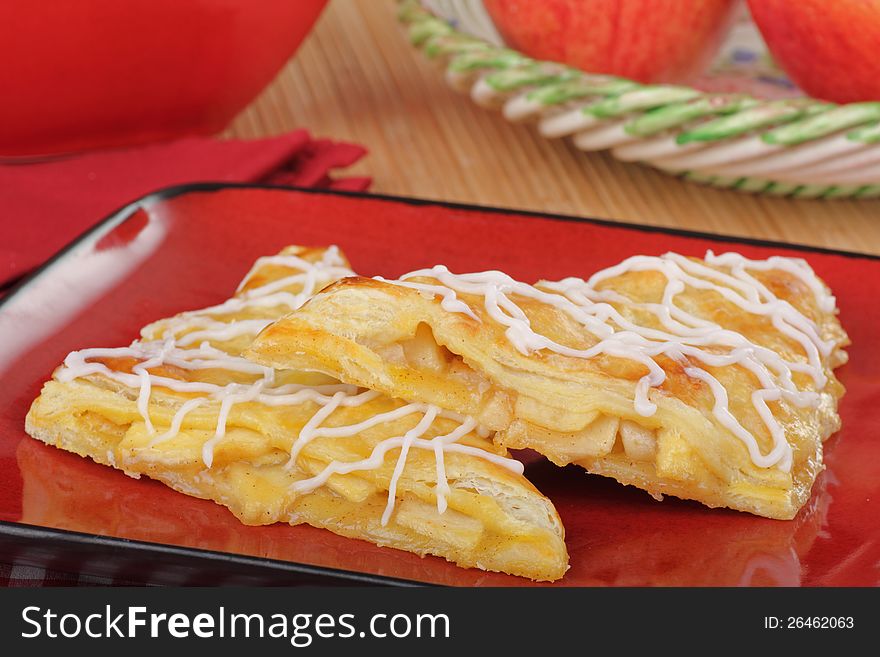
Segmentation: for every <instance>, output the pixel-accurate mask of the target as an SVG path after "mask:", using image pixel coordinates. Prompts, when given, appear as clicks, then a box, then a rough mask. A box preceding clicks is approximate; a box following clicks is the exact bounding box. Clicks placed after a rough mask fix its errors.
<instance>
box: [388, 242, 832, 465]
mask: <svg viewBox="0 0 880 657" xmlns="http://www.w3.org/2000/svg"><path fill="white" fill-rule="evenodd" d="M705 262H706V264H703V263H700V262H697V261H695V260H691V259H689V258H686V257H684V256H681V255H678V254H675V253H667V254H665V255H663V256H660V257H653V256H634V257H632V258H629V259H627V260H625V261H623V262H622V263H620V264H619V265H616V266H614V267H610V268H608V269H605V270H603V271H600V272H598V273H596V274H594V275H593V276H592V277H591V278H590V279H589V280H588V281H584V280H582V279H579V278H567V279H564V280H562V281H558V282H553V283H548V282H542V283H540V286H541V287H540V288H538V287H534V286H532V285H528V284H526V283H522V282H519V281H516V280H514V279H513V278H511V277H510V276H508V275H507V274H504V273H503V272H499V271H487V272H479V273H471V274H453V273H451V272H450V271H449V270H448V269H447V268H446V267H445V266H443V265H437V266H436V267H433V268H431V269H422V270H418V271H414V272H411V273H409V274H405V275H404V276H402V277H401V279H400V280H399V281H390V282H391V283H394V284H397V285H403V286H406V287H415V288H416V289H419V290H422V291H425V292H429V293H436V294H440V295H441V296H442V297H443V300H442V302H441V305H442V307H443V308H444V309H446V310H447V311H449V312H459V313H462V314H465V315H467V316H469V317H473V316H474V314H475V313H474V310H473V309H472V308H471V307H470V306H469V305H468V304H467V303H465V302H464V301H463V300H462V299H459V298H458V297H457V296H456V295H457V294H458V293H460V294H469V295H476V296H480V297H482V306H483V308H484V310H485V312H486V314H487V315H488V316H489V317H490V318H491V319H493V320H494V321H496V322H498V323H499V324H501V325H503V326H505V327H506V328H505V335H506V337H507V339H508V340H509V341H510V343H511V344H512V345H513V346H514V347H515V348H516V349H517V350H518V351H519V352H520V353H522V354H524V355H530V354H532V353H535V352H538V351H542V350H547V351H552V352H554V353H557V354H560V355H563V356H568V357H571V358H584V359H590V358H595V357H596V356H599V355H600V354H606V355H609V356H613V357H617V358H625V359H628V360H631V361H635V362H637V363H639V364H641V365H644V366H645V367H646V368H647V370H648V373H647V374H646V375H645V376H643V377H642V378H641V379H640V380H639V381H638V382H637V384H636V387H635V394H634V400H633V404H634V409H635V411H636V412H637V413H638V414H639V415H642V416H646V417H647V416H651V415H653V414H654V413H655V412H656V411H657V406H656V404H655V403H654V402H652V401H651V399H650V396H651V390H652V389H653V388H656V387H658V386H660V385H662V384H663V382H664V381H665V380H666V372H665V371H664V370H663V368H662V367H661V366H660V365H659V363H658V362H657V357H658V356H661V355H665V356H667V357H669V358H671V359H673V360H675V361H677V362H679V363H681V364H682V365H683V366H684V367H685V369H684V371H685V373H686V374H687V376H689V377H692V378H695V379H699V380H701V381H703V382H705V383H706V384H707V385H708V387H709V389H710V391H711V392H712V395H713V396H714V399H715V403H714V407H713V409H712V413H713V415H714V417H715V418H716V419H717V421H718V422H719V423H720V424H721V425H722V426H724V427H725V428H726V429H727V430H729V431H730V432H731V433H732V434H734V435H735V436H736V437H737V438H738V439H739V440H741V441H742V442H743V443H744V445H745V446H746V447H747V449H748V452H749V456H750V458H751V460H752V461H753V462H754V464H755V465H757V466H758V467H764V468H770V467H777V468H779V469H780V470H782V471H785V472H788V471H790V469H791V461H792V448H791V445H790V444H789V443H788V441H787V440H786V437H785V434H784V431H783V429H782V427H781V425H780V424H779V422H778V421H777V420H776V418H775V417H774V416H773V413H772V412H771V410H770V408H769V407H768V405H767V403H768V402H771V401H779V400H782V399H784V400H786V401H788V402H790V403H792V404H794V405H796V406H798V407H814V406H816V405H818V403H819V399H820V397H819V394H818V393H817V392H814V391H812V390H801V389H800V388H798V386H797V385H795V383H794V381H793V376H792V375H793V373H794V372H801V373H806V374H808V375H809V376H810V377H811V378H812V380H813V382H814V384H815V387H816V389H817V390H819V391H821V390H822V389H823V388H824V387H825V385H826V383H827V377H826V375H825V371H824V366H823V360H822V359H823V357H826V356H828V355H829V354H830V353H831V351H832V350H833V349H834V343H833V342H831V341H828V342H826V341H823V340H822V338H821V337H820V335H819V332H818V328H817V326H816V324H815V323H814V322H813V321H812V320H810V319H809V318H807V317H806V316H804V315H803V314H802V313H801V312H799V311H798V310H797V309H796V308H794V307H793V306H792V305H791V304H790V303H788V302H787V301H785V300H782V299H779V298H777V297H776V296H775V295H774V294H773V293H772V292H771V291H770V290H769V289H767V287H766V286H764V285H763V284H761V283H760V281H758V280H757V279H756V278H754V277H753V276H752V275H751V274H750V273H749V270H753V271H769V270H780V271H784V272H787V273H789V274H791V275H792V276H795V277H796V278H798V279H799V280H800V281H802V282H803V283H804V284H805V285H806V286H807V287H808V288H809V289H810V291H811V292H812V293H813V295H814V297H815V299H816V303H817V305H818V307H819V308H820V309H821V310H822V311H824V312H832V311H833V310H834V308H835V299H834V297H833V296H831V295H830V294H829V292H828V291H827V290H826V289H825V287H824V286H823V284H822V283H821V282H820V281H819V279H818V278H817V277H816V275H815V274H814V273H813V271H812V269H811V268H810V267H809V265H808V264H807V263H806V262H805V261H803V260H799V259H792V258H784V257H780V256H774V257H771V258H769V259H767V260H749V259H747V258H745V257H743V256H741V255H739V254H736V253H724V254H721V255H717V256H716V255H715V254H714V253H712V252H711V251H709V252H708V253H707V254H706V257H705ZM716 267H717V269H716ZM631 271H657V272H659V273H661V274H663V275H664V276H665V278H666V280H667V283H666V287H665V289H664V294H663V299H662V302H661V303H632V302H629V301H628V300H627V299H625V297H623V296H621V295H620V294H618V293H616V292H613V291H607V290H606V291H602V290H597V289H596V288H597V286H598V285H599V284H600V283H602V282H603V281H605V280H607V279H609V278H613V277H616V276H620V275H622V274H624V273H626V272H631ZM413 278H427V279H433V280H434V281H436V282H437V283H436V284H433V283H425V282H423V281H418V282H416V281H412V280H410V279H413ZM687 287H693V288H696V289H700V290H711V291H713V292H716V293H718V294H720V295H721V296H722V297H723V298H724V299H725V300H726V301H729V302H730V303H732V304H734V305H736V306H737V307H738V308H740V309H742V310H743V311H744V312H746V313H749V314H752V315H758V316H763V317H766V318H768V319H769V320H770V321H771V322H772V324H773V326H774V327H775V328H776V329H777V330H778V331H779V332H780V333H782V334H783V335H785V336H786V337H788V338H790V339H792V340H793V341H795V342H796V343H797V344H799V345H800V346H801V347H802V349H803V351H804V354H805V355H806V358H807V362H806V363H804V362H789V361H786V360H785V359H783V358H782V357H781V356H780V355H779V354H777V353H776V352H774V351H773V350H771V349H768V348H766V347H762V346H760V345H757V344H754V343H752V342H751V341H750V340H748V339H747V338H746V337H745V336H743V335H742V334H740V333H737V332H736V331H732V330H729V329H724V328H722V327H721V326H719V325H717V324H715V323H713V322H710V321H707V320H705V319H703V318H700V317H697V316H695V315H693V314H691V313H688V312H687V311H685V310H684V309H682V308H681V307H679V306H678V305H676V303H675V297H676V296H677V295H678V294H680V293H682V292H683V291H684V290H685V289H686V288H687ZM438 288H439V289H438ZM514 295H515V296H519V297H524V298H529V299H533V300H535V301H539V302H541V303H545V304H548V305H551V306H553V307H555V308H558V309H559V310H561V311H563V312H565V313H566V314H567V315H568V316H569V317H571V318H572V319H573V320H575V321H576V322H578V323H579V324H580V325H581V326H583V327H584V328H585V329H586V330H587V331H588V332H589V333H591V334H592V335H594V336H595V337H596V338H598V342H597V343H596V344H594V345H593V346H591V347H590V348H588V349H575V348H572V347H568V346H565V345H561V344H559V343H557V342H555V341H553V340H552V339H550V338H549V337H547V336H545V335H543V334H541V333H538V332H536V331H535V330H534V329H533V328H532V326H531V323H530V321H529V318H528V316H527V315H526V314H525V313H524V312H523V310H522V309H521V308H520V307H519V306H518V305H517V303H516V302H515V301H514V300H513V299H512V296H514ZM615 301H616V302H620V301H626V302H627V303H629V304H630V305H631V306H632V307H637V308H640V309H643V310H647V311H648V312H650V313H652V314H653V315H655V316H656V317H657V319H658V320H659V322H660V325H661V326H662V329H657V328H651V327H646V326H640V325H638V324H635V323H634V322H632V321H630V320H628V319H626V318H625V317H623V316H622V315H621V314H620V313H619V312H618V311H617V310H616V309H615V308H614V306H612V305H611V303H609V302H615ZM463 307H466V310H465V308H463ZM693 361H699V362H701V363H703V364H704V365H705V366H708V367H713V368H720V367H727V366H732V365H738V366H740V367H743V368H745V369H747V370H748V371H749V372H751V373H752V374H754V375H755V377H756V378H757V380H758V381H759V382H760V385H761V388H760V389H759V390H757V391H755V393H754V394H753V395H752V404H753V406H754V408H755V411H756V412H757V414H758V415H759V416H760V418H761V420H762V422H763V423H764V425H765V426H766V428H767V430H768V432H769V434H770V436H771V438H772V440H773V447H772V448H771V450H770V451H769V452H768V453H766V454H763V453H762V452H761V449H760V446H759V444H758V441H757V439H756V438H755V436H754V435H752V433H750V432H749V431H748V430H747V429H746V428H745V427H743V426H742V424H741V423H740V422H739V420H738V419H737V418H736V417H735V416H734V415H733V414H732V413H731V412H730V408H729V404H728V396H727V390H726V389H725V388H724V386H723V385H722V384H721V382H720V381H718V379H717V378H715V377H714V376H712V374H710V373H709V372H708V371H707V370H706V369H703V368H700V367H696V366H694V365H693Z"/></svg>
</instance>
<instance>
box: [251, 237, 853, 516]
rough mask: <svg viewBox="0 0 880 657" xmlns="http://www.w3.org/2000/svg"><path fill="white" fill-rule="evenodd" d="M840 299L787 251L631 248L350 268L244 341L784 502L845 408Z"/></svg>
mask: <svg viewBox="0 0 880 657" xmlns="http://www.w3.org/2000/svg"><path fill="white" fill-rule="evenodd" d="M836 314H837V310H836V304H835V299H834V297H833V296H831V294H830V292H829V290H828V289H827V287H826V286H825V285H824V283H822V281H820V280H819V279H818V278H817V277H816V275H815V274H814V272H813V271H812V270H811V269H810V267H809V265H807V263H806V262H804V261H803V260H799V259H791V258H784V257H771V258H769V259H767V260H749V259H747V258H745V257H743V256H741V255H739V254H735V253H725V254H722V255H715V254H713V253H712V252H709V253H707V254H706V256H705V258H703V259H696V258H688V257H684V256H681V255H678V254H674V253H669V254H666V255H664V256H661V257H648V256H635V257H632V258H629V259H628V260H626V261H624V262H622V263H620V264H619V265H617V266H614V267H611V268H609V269H606V270H604V271H601V272H598V273H596V274H594V275H593V276H592V277H591V278H589V279H588V280H582V279H578V278H569V279H565V280H561V281H556V282H548V281H543V282H539V283H537V284H535V285H529V284H526V283H522V282H519V281H516V280H514V279H512V278H511V277H509V276H507V275H505V274H503V273H501V272H497V271H488V272H481V273H473V274H461V275H457V274H453V273H451V272H450V271H449V270H448V269H447V268H445V267H443V266H437V267H434V268H432V269H425V270H420V271H415V272H412V273H410V274H407V275H405V276H403V277H401V278H400V279H399V280H395V281H388V280H384V279H367V278H356V277H355V278H347V279H345V280H342V281H339V282H337V283H335V284H333V285H331V286H329V287H328V288H327V289H325V290H324V291H323V292H322V293H320V294H318V295H317V296H315V297H314V298H313V299H311V300H310V301H309V302H308V303H307V304H305V305H304V306H303V307H302V308H300V309H299V310H297V311H295V312H293V313H291V314H290V315H288V316H287V317H285V318H284V319H282V320H281V321H279V322H276V323H275V324H273V325H271V326H270V327H268V328H267V329H266V330H265V331H263V332H262V334H261V335H260V336H259V337H258V338H257V340H256V341H255V342H254V344H253V345H252V347H251V349H250V350H249V351H248V352H247V354H248V356H249V357H250V358H252V359H254V360H255V361H257V362H260V363H263V364H264V365H267V366H272V367H277V368H282V369H283V368H292V369H296V370H304V371H313V372H321V373H326V374H329V375H332V376H334V377H337V378H339V379H340V380H342V381H344V382H346V383H349V384H354V385H358V386H364V387H367V388H370V389H373V390H377V391H381V392H383V393H385V394H387V395H390V396H393V397H395V398H402V399H406V400H408V401H411V402H418V403H426V404H433V405H436V406H438V407H440V408H444V409H447V410H454V411H455V412H457V413H461V414H463V415H467V416H469V417H473V418H474V419H475V420H476V421H477V423H478V424H479V425H480V426H484V427H486V428H488V429H490V430H492V431H496V432H497V434H496V440H497V442H498V444H499V445H503V446H505V447H510V448H523V447H529V448H532V449H535V450H537V451H539V452H541V453H542V454H544V455H546V456H547V457H548V458H549V459H551V460H552V461H553V462H555V463H557V464H560V465H564V464H567V463H576V464H578V465H581V466H583V467H584V468H586V469H587V470H588V471H590V472H593V473H596V474H601V475H606V476H610V477H613V478H615V479H617V480H618V481H620V482H622V483H625V484H631V485H634V486H637V487H639V488H642V489H644V490H646V491H648V492H649V493H650V494H652V495H653V496H655V497H657V498H658V499H659V498H661V496H663V495H666V494H669V495H674V496H677V497H682V498H688V499H694V500H698V501H700V502H702V503H704V504H706V505H708V506H712V507H731V508H734V509H739V510H742V511H747V512H751V513H754V514H758V515H762V516H767V517H771V518H781V519H787V518H792V517H793V516H794V515H795V514H796V513H797V511H798V509H799V508H800V507H801V506H802V505H803V504H804V503H805V501H806V500H807V499H808V498H809V495H810V488H811V486H812V484H813V481H814V480H815V478H816V475H817V474H818V472H820V471H821V469H822V467H823V466H822V442H823V441H824V440H825V439H826V438H828V436H830V435H831V434H832V433H834V432H835V431H836V430H837V429H838V428H839V426H840V419H839V416H838V414H837V402H838V399H839V398H840V396H841V395H842V394H843V392H844V390H843V387H842V385H841V384H840V383H839V382H838V381H837V379H836V378H835V375H834V372H833V369H834V368H835V367H837V366H838V365H841V364H842V363H844V362H845V361H846V353H845V352H844V351H843V347H844V346H846V345H847V344H848V339H847V336H846V333H845V332H844V331H843V329H842V328H841V325H840V323H839V322H838V320H837V317H836Z"/></svg>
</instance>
